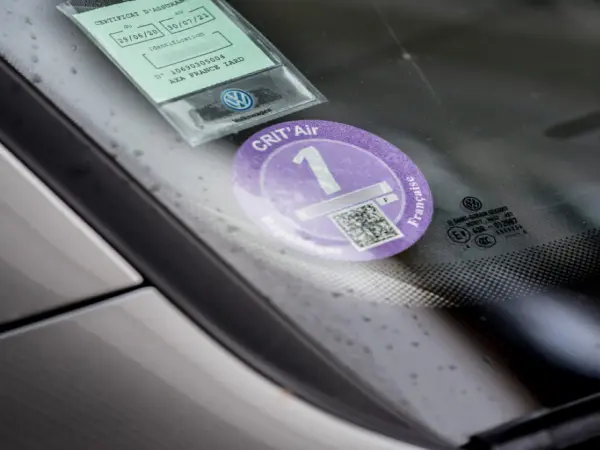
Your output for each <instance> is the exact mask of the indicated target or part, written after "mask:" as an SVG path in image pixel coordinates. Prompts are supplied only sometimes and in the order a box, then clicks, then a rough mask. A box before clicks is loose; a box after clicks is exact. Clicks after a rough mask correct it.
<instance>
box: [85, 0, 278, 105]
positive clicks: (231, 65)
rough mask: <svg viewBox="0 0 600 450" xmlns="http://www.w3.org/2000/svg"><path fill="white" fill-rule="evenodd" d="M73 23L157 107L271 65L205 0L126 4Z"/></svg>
mask: <svg viewBox="0 0 600 450" xmlns="http://www.w3.org/2000/svg"><path fill="white" fill-rule="evenodd" d="M75 19H76V20H77V21H78V22H79V23H80V24H81V26H82V27H83V28H84V29H86V30H87V31H88V33H90V35H91V36H92V37H93V38H94V39H95V40H96V41H97V42H98V44H99V45H100V46H101V47H103V49H104V50H105V51H106V53H108V55H110V57H111V58H112V59H113V60H114V61H115V62H116V63H117V64H118V65H119V66H121V67H122V68H123V70H124V71H125V72H126V73H127V74H128V75H129V77H130V78H131V79H132V80H133V81H134V82H136V83H137V84H138V85H139V86H140V88H141V89H142V90H144V91H145V92H146V94H147V95H148V96H149V97H150V98H151V99H152V100H153V101H155V102H156V103H162V102H166V101H169V100H172V99H174V98H177V97H181V96H185V95H187V94H190V93H193V92H196V91H199V90H202V89H205V88H207V87H210V86H214V85H216V84H220V83H223V82H227V81H229V80H233V79H236V78H240V77H243V76H245V75H249V74H251V73H255V72H259V71H261V70H264V69H267V68H269V67H272V66H274V65H275V63H274V61H273V60H272V59H271V58H270V57H269V56H268V55H267V54H266V53H265V52H263V50H261V49H260V48H259V47H258V46H257V45H256V44H255V43H254V42H253V41H252V39H250V38H249V37H248V36H247V35H246V33H245V32H244V30H242V29H240V27H238V26H237V25H236V24H235V23H234V22H233V21H232V20H231V19H230V18H229V17H228V16H227V15H226V14H225V13H224V12H223V11H222V10H221V9H220V8H219V7H218V6H217V5H216V4H215V3H213V2H212V1H210V0H173V1H171V2H168V1H165V0H137V1H128V2H124V3H119V4H115V5H111V6H107V7H104V8H98V9H95V10H93V11H88V12H85V13H80V14H77V15H75Z"/></svg>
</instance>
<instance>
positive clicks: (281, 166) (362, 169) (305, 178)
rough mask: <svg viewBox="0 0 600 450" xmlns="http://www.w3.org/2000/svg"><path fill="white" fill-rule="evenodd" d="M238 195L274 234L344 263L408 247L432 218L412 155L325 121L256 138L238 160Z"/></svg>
mask: <svg viewBox="0 0 600 450" xmlns="http://www.w3.org/2000/svg"><path fill="white" fill-rule="evenodd" d="M234 191H235V195H236V197H237V200H238V201H239V203H240V205H241V207H242V209H243V210H244V211H245V212H246V214H247V215H248V216H249V217H250V218H252V220H253V221H255V222H256V223H257V224H259V226H261V227H262V228H263V229H264V230H266V231H267V233H268V234H270V235H271V236H273V237H275V238H277V239H279V240H283V241H285V242H286V243H287V244H288V245H289V246H291V247H293V248H296V249H299V250H302V251H304V252H307V253H310V254H313V255H317V256H321V257H325V258H330V259H336V260H344V261H370V260H376V259H382V258H387V257H389V256H392V255H395V254H397V253H400V252H402V251H404V250H406V249H407V248H408V247H410V246H411V245H413V244H414V243H415V242H416V241H417V240H419V239H420V238H421V237H422V236H423V234H424V233H425V231H426V230H427V227H428V226H429V224H430V223H431V217H432V214H433V199H432V196H431V191H430V190H429V186H428V184H427V181H426V180H425V177H424V176H423V174H422V173H421V171H420V170H419V169H418V168H417V166H416V165H415V164H414V163H413V162H412V161H411V160H410V159H409V158H408V156H406V155H405V154H404V153H402V152H401V151H400V150H399V149H398V148H397V147H395V146H393V145H392V144H390V143H389V142H387V141H385V140H384V139H382V138H380V137H378V136H375V135H374V134H371V133H369V132H367V131H365V130H362V129H360V128H356V127H353V126H350V125H345V124H341V123H336V122H329V121H323V120H299V121H293V122H284V123H279V124H276V125H273V126H270V127H268V128H265V129H263V130H261V131H259V132H258V133H255V134H254V135H253V136H251V137H250V138H249V139H248V140H246V142H244V144H243V145H242V146H241V147H240V149H239V151H238V153H237V155H236V157H235V162H234Z"/></svg>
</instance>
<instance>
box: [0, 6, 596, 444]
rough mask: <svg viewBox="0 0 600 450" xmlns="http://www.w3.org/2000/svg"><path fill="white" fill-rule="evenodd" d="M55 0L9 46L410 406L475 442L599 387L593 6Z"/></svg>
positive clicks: (233, 261)
mask: <svg viewBox="0 0 600 450" xmlns="http://www.w3.org/2000/svg"><path fill="white" fill-rule="evenodd" d="M67 3H68V2H67ZM182 3H183V5H182ZM59 4H62V2H61V1H58V0H29V1H8V0H7V1H5V2H3V4H2V5H1V6H0V54H2V56H3V57H4V58H5V59H6V60H7V61H8V62H9V63H10V64H11V65H13V66H14V67H15V68H16V69H17V70H18V71H19V72H20V73H21V74H22V75H23V76H25V77H26V78H27V79H28V80H29V81H30V82H31V83H32V84H34V85H35V86H36V87H37V88H38V89H39V90H40V91H41V92H43V93H44V94H45V95H46V96H47V97H48V98H49V99H50V100H51V101H52V102H53V103H54V104H55V105H57V106H58V107H59V108H60V109H61V110H62V111H63V112H64V113H65V114H66V115H68V116H69V117H70V118H71V119H72V120H73V121H74V122H75V123H76V124H77V125H79V126H80V127H81V128H82V129H83V130H84V131H85V132H86V133H87V134H89V136H91V137H92V138H93V139H94V140H95V141H96V142H98V143H99V144H100V145H101V146H102V147H103V148H104V149H105V151H106V152H107V153H108V154H110V155H111V156H112V157H113V158H114V159H115V160H116V161H117V162H118V163H119V164H120V165H121V166H122V167H124V168H125V169H126V170H127V171H128V172H129V173H130V174H132V175H133V176H134V177H135V178H136V179H137V180H139V181H140V183H141V184H143V185H144V186H145V187H146V188H147V189H148V190H149V191H150V192H151V193H152V194H153V195H154V196H156V198H157V199H158V200H159V201H160V202H162V204H164V205H165V206H166V207H167V208H168V209H169V210H170V211H171V212H172V213H173V214H175V215H176V216H177V217H178V218H179V219H181V220H182V221H183V222H184V223H185V224H187V225H188V226H189V228H190V229H192V230H193V231H194V232H195V233H196V234H197V235H198V236H199V237H200V238H201V239H202V240H203V241H205V242H206V243H208V245H209V246H210V247H212V249H213V250H215V251H216V252H217V253H218V254H219V255H220V256H221V257H222V258H223V259H224V260H225V261H226V262H227V263H229V264H230V265H231V266H232V267H233V268H235V270H236V271H238V272H239V273H240V274H241V275H242V276H243V277H244V278H246V279H247V280H249V281H250V282H251V283H252V284H253V285H254V286H255V287H256V289H258V290H259V291H260V292H261V293H262V294H263V295H264V297H265V298H267V299H268V300H269V301H270V302H271V303H272V304H273V305H275V306H276V307H277V308H278V309H279V310H280V311H281V312H282V313H283V314H285V315H286V316H287V317H289V318H290V319H291V320H293V321H294V322H295V323H297V324H298V325H299V326H300V327H301V328H302V329H303V330H304V331H306V332H307V333H308V334H310V335H311V336H312V337H313V338H315V339H316V340H317V341H318V342H319V343H320V344H321V345H322V346H323V347H324V348H325V349H327V350H328V351H329V352H330V353H331V354H333V355H335V357H336V358H337V359H338V360H339V362H340V363H341V364H343V366H344V367H346V368H347V370H348V371H351V372H353V373H355V374H357V375H358V376H360V377H361V378H362V379H363V380H364V381H365V382H367V383H369V384H370V385H371V386H372V387H373V388H374V389H376V390H377V391H378V392H379V393H381V394H382V396H383V397H385V398H386V399H387V400H389V401H390V402H392V403H393V404H394V405H396V406H397V407H398V408H399V409H401V410H402V411H404V412H405V413H406V414H408V415H411V416H413V417H414V418H416V419H417V420H419V421H421V422H422V423H424V424H425V425H427V426H428V427H429V428H430V429H431V430H433V431H434V432H435V433H438V434H439V435H441V436H444V437H445V438H447V439H449V440H451V441H453V442H456V443H461V442H464V441H465V440H466V439H467V437H468V436H470V435H472V434H474V433H476V432H479V431H481V430H484V429H486V428H489V427H492V426H495V425H498V424H500V423H503V422H505V421H508V420H511V419H514V418H516V417H520V416H522V415H523V414H526V413H528V412H530V411H532V410H534V409H537V408H539V407H540V406H551V405H556V404H559V403H562V402H565V401H568V400H572V399H575V398H578V397H581V396H583V395H586V394H589V393H592V392H595V391H596V390H598V386H599V385H598V379H599V377H600V363H598V358H590V356H591V355H597V354H598V348H599V347H600V319H599V317H600V312H598V311H599V310H598V309H597V308H598V305H597V304H596V303H595V302H594V300H593V299H594V298H595V292H594V283H593V282H592V281H593V280H594V279H595V277H596V276H597V274H598V272H599V270H598V269H599V266H600V263H599V259H598V256H599V255H600V245H599V244H600V231H599V227H600V170H599V167H598V166H599V161H600V159H599V158H600V157H599V156H598V149H599V144H600V112H599V109H598V108H599V106H598V99H599V98H600V84H599V83H598V79H600V58H598V57H597V49H598V47H599V45H600V26H599V25H600V4H598V2H594V1H592V0H568V1H561V0H554V1H553V0H546V1H542V0H537V1H534V0H529V1H526V0H509V1H498V0H449V1H448V0H444V1H441V0H425V1H423V0H419V1H417V0H394V1H389V0H370V1H369V0H354V1H341V0H333V1H301V0H263V1H260V2H255V1H249V0H231V1H229V2H228V4H229V5H230V6H231V7H232V8H234V9H235V11H237V12H238V13H239V14H240V15H241V17H243V18H245V20H247V22H245V21H241V19H239V18H236V19H235V20H232V19H228V18H227V17H225V16H223V17H221V16H220V15H219V14H222V13H223V11H226V14H230V13H231V14H234V13H233V12H232V11H233V10H228V9H226V8H227V7H226V6H222V4H221V3H219V4H218V5H219V6H218V7H219V8H220V9H218V10H217V9H216V10H214V11H213V10H212V9H211V8H213V7H215V5H216V4H215V3H214V2H211V1H209V0H186V1H185V2H181V1H172V2H169V1H167V0H165V1H162V2H161V1H157V0H132V1H128V2H121V1H118V0H111V1H98V2H95V1H82V2H77V1H72V2H70V3H68V7H65V5H64V4H63V6H62V7H61V9H60V10H59V9H58V8H57V6H59ZM124 4H127V8H129V9H121V8H124V6H123V5H124ZM188 4H189V5H191V6H190V7H189V8H188V9H178V8H184V7H187V6H186V5H188ZM100 6H103V8H99V7H100ZM146 6H147V8H146ZM192 6H194V8H193V10H192V9H191V7H192ZM110 8H118V9H114V10H110V11H109V12H110V14H109V13H108V12H107V10H109V9H110ZM131 8H138V9H139V11H144V10H148V11H149V12H147V13H146V14H148V15H149V16H150V15H151V14H157V16H156V17H157V18H156V20H154V19H152V20H151V19H149V18H148V19H147V20H146V21H147V22H148V23H145V22H144V23H142V22H141V20H142V19H146V17H143V18H140V19H139V20H138V18H136V17H135V14H137V13H138V12H139V11H138V10H135V9H131ZM140 8H141V9H140ZM202 8H204V9H202ZM223 8H225V9H223ZM169 10H172V12H173V14H172V15H171V16H168V17H167V16H164V17H163V16H160V17H159V16H158V15H159V14H167V12H168V11H169ZM99 11H104V12H102V14H103V15H100V12H99ZM178 11H183V13H181V14H182V15H181V17H183V18H181V17H180V18H178V16H177V13H178ZM86 14H96V15H94V16H92V15H88V16H87V18H86V17H85V15H86ZM132 14H133V16H132ZM140 14H142V13H140ZM169 14H170V13H169ZM78 15H80V16H81V17H84V18H81V17H80V18H79V19H77V17H76V16H78ZM229 17H231V16H229ZM236 17H237V16H236ZM159 19H160V20H159ZM135 20H138V21H136V22H135V23H134V22H131V23H133V24H134V25H133V26H135V27H136V31H135V33H133V32H131V31H130V30H131V26H132V25H130V24H129V23H130V22H128V21H135ZM227 20H229V22H226V21H227ZM86 21H87V22H86ZM117 22H122V24H123V27H122V29H119V31H113V32H111V33H106V34H105V35H102V33H103V31H102V30H103V29H104V28H102V27H103V26H104V25H107V24H108V25H110V26H114V25H115V23H117ZM215 23H218V24H219V26H220V27H222V28H219V30H220V31H219V30H217V31H210V33H211V34H210V37H207V36H208V34H209V33H208V32H205V31H203V30H208V29H209V28H203V27H210V26H213V25H214V24H215ZM211 24H212V25H211ZM119 26H120V25H119ZM127 27H129V28H127ZM115 29H116V28H115ZM140 30H141V31H140ZM211 30H212V29H211ZM240 30H242V31H243V33H242V32H240ZM114 33H120V34H118V35H117V34H114ZM203 33H204V34H203ZM219 33H221V34H219ZM236 33H237V34H236ZM101 35H102V36H104V37H106V39H109V38H110V39H112V42H109V41H107V40H103V39H104V38H101V37H100V36H101ZM165 36H167V37H165ZM232 36H234V37H235V38H234V37H232ZM248 36H249V37H248ZM152 39H154V40H152ZM161 39H169V42H166V43H163V41H162V40H161ZM236 39H237V40H236ZM137 40H142V41H143V42H142V43H141V44H137V43H136V42H137ZM184 41H185V45H192V44H190V42H192V41H193V42H196V43H194V44H193V45H197V47H194V52H196V53H194V54H193V57H192V58H188V57H187V56H189V55H188V53H189V51H190V50H189V49H190V48H191V47H185V49H186V52H188V53H186V54H183V53H178V50H176V49H175V48H179V47H177V45H180V44H182V42H184ZM230 44H231V46H233V47H235V48H236V49H237V50H236V51H239V54H234V53H231V52H230V53H227V52H228V51H229V50H228V48H229V45H230ZM140 45H141V46H140ZM131 46H133V47H134V48H142V47H143V49H144V51H140V52H138V53H126V52H125V50H126V51H127V52H129V50H127V49H128V48H130V47H131ZM167 47H169V48H170V50H169V51H164V49H165V48H167ZM215 49H217V50H215ZM127 55H130V56H127ZM196 55H200V56H196ZM265 55H266V56H265ZM129 57H130V58H139V60H140V61H142V57H143V58H145V61H147V62H148V63H149V64H152V67H154V68H160V69H156V70H160V73H158V72H156V73H155V72H144V71H145V70H146V71H147V70H150V69H144V67H141V66H140V65H139V64H142V63H139V62H135V64H134V63H133V62H131V61H133V59H132V60H131V61H129V62H128V58H129ZM211 58H212V59H211ZM239 58H241V59H239ZM183 60H185V62H182V61H183ZM136 61H137V60H136ZM128 64H131V65H132V66H131V67H130V66H128ZM235 66H237V67H238V68H236V69H235V71H234V70H233V69H231V70H230V71H229V72H226V70H229V69H230V68H231V67H235ZM148 67H150V66H148ZM215 67H217V69H215ZM119 69H120V70H119ZM152 70H155V69H152ZM278 70H279V71H280V72H276V71H278ZM219 71H221V72H219ZM266 71H269V72H268V74H269V75H268V76H267V75H264V74H266V73H267V72H266ZM217 72H218V73H219V75H218V76H217V75H215V73H217ZM150 73H152V74H154V75H153V76H158V78H156V79H155V80H152V79H149V80H148V79H147V78H148V77H149V74H150ZM194 74H195V75H194ZM261 74H263V75H264V76H263V75H261ZM161 76H166V77H168V78H169V83H170V84H169V85H161V86H162V87H156V88H155V87H152V86H154V85H153V84H152V83H156V81H157V80H159V79H160V77H161ZM213 76H214V77H216V78H214V81H213V82H203V83H204V84H202V85H197V86H196V88H194V89H195V90H194V89H191V88H189V89H188V88H185V89H184V90H180V86H184V85H185V86H187V85H188V83H192V82H195V81H194V80H195V79H202V80H205V79H208V78H207V77H213ZM261 76H262V77H263V78H261ZM182 83H184V84H182ZM225 84H226V88H224V87H223V88H219V86H224V85H225ZM214 86H217V88H219V89H220V90H219V92H218V95H217V94H215V92H216V91H214V89H216V88H214ZM190 89H191V90H194V96H193V97H190V95H191V94H190V92H191V90H190ZM207 89H208V90H207ZM210 89H213V90H210ZM196 91H197V92H199V93H196ZM165 99H168V101H167V100H165ZM173 99H175V100H176V101H175V100H173ZM190 105H191V106H190ZM264 105H267V106H266V107H265V106H264ZM185 108H188V109H185ZM189 108H191V109H189ZM261 108H262V109H261ZM182 111H183V112H182ZM189 111H192V113H189V114H188V112H189ZM265 111H266V112H265ZM217 124H218V126H217ZM190 130H193V131H190ZM190 144H192V145H190ZM132 220H135V218H132ZM232 314H235V311H232ZM557 382H559V383H562V384H561V386H562V388H561V390H560V392H557V391H556V390H555V389H554V388H553V387H552V386H553V384H554V383H557Z"/></svg>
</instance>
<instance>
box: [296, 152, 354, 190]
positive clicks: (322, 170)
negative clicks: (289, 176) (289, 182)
mask: <svg viewBox="0 0 600 450" xmlns="http://www.w3.org/2000/svg"><path fill="white" fill-rule="evenodd" d="M304 161H306V162H307V163H308V167H310V170H311V172H312V173H313V175H314V176H315V178H316V179H317V182H318V183H319V186H321V189H323V191H324V192H325V194H327V195H331V194H335V193H336V192H339V191H341V190H342V188H341V187H340V185H339V184H338V183H337V181H335V178H334V177H333V174H332V173H331V171H330V170H329V167H327V163H326V162H325V160H324V159H323V157H322V156H321V153H319V150H317V149H316V148H315V147H313V146H312V145H311V146H310V147H306V148H303V149H302V150H300V151H299V152H298V154H297V155H296V156H295V157H294V159H293V162H294V163H295V164H302V163H303V162H304Z"/></svg>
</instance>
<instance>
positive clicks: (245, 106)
mask: <svg viewBox="0 0 600 450" xmlns="http://www.w3.org/2000/svg"><path fill="white" fill-rule="evenodd" d="M221 103H223V104H224V105H225V106H226V107H227V108H229V109H232V110H234V111H248V110H249V109H252V108H253V107H254V98H253V97H252V96H251V95H250V94H249V93H247V92H246V91H242V90H241V89H226V90H224V91H223V92H221Z"/></svg>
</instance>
